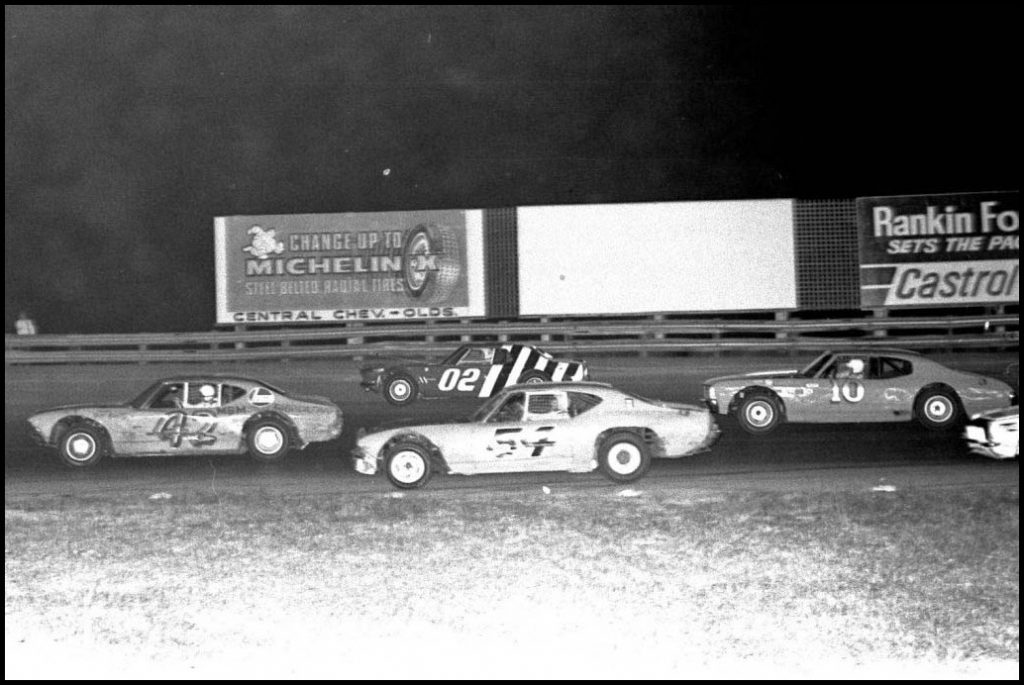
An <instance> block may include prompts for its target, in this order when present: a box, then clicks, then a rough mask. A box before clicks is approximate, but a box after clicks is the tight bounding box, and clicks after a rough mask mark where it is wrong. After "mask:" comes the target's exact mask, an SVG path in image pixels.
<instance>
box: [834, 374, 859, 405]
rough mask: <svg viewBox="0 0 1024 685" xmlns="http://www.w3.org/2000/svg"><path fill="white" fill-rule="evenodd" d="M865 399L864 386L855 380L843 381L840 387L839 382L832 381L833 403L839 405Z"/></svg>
mask: <svg viewBox="0 0 1024 685" xmlns="http://www.w3.org/2000/svg"><path fill="white" fill-rule="evenodd" d="M862 399H864V386H863V385H862V384H861V383H858V382H857V381H854V380H849V381H843V383H842V384H841V385H840V383H839V382H837V381H832V402H834V403H839V402H842V401H843V400H846V401H847V402H854V403H856V402H860V401H861V400H862Z"/></svg>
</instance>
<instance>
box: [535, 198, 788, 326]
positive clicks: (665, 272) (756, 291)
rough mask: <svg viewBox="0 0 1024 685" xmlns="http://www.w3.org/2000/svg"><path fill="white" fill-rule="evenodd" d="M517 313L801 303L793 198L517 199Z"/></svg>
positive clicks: (691, 309) (713, 308) (680, 309)
mask: <svg viewBox="0 0 1024 685" xmlns="http://www.w3.org/2000/svg"><path fill="white" fill-rule="evenodd" d="M518 225H519V240H518V243H519V297H520V313H521V314H523V315H533V316H538V315H540V316H543V315H555V314H566V315H569V314H580V315H588V314H593V315H602V314H633V313H652V312H716V311H751V310H759V309H769V310H779V309H795V308H796V275H795V270H796V267H795V258H794V239H793V201H792V200H740V201H718V202H646V203H632V204H603V205H563V206H548V207H520V208H519V213H518Z"/></svg>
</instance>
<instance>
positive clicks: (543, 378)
mask: <svg viewBox="0 0 1024 685" xmlns="http://www.w3.org/2000/svg"><path fill="white" fill-rule="evenodd" d="M550 381H551V379H550V378H548V375H547V374H546V373H542V372H540V371H527V372H526V373H524V374H523V375H522V376H520V377H519V381H518V382H519V383H549V382H550Z"/></svg>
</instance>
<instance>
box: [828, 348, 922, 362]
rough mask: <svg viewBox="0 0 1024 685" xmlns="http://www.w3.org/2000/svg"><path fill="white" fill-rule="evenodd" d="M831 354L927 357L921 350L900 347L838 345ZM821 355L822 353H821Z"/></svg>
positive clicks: (830, 351)
mask: <svg viewBox="0 0 1024 685" xmlns="http://www.w3.org/2000/svg"><path fill="white" fill-rule="evenodd" d="M827 352H829V353H830V354H844V355H845V354H859V355H863V356H865V357H872V356H875V357H877V356H878V355H886V354H890V355H898V356H901V357H914V358H917V359H927V357H925V356H924V355H923V354H921V353H920V352H915V351H913V350H904V349H901V348H898V347H867V346H865V347H836V348H834V349H831V350H827ZM819 356H821V353H819Z"/></svg>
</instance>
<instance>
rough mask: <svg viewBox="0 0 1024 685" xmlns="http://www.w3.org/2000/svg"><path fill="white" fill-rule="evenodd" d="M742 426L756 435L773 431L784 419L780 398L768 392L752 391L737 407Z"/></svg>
mask: <svg viewBox="0 0 1024 685" xmlns="http://www.w3.org/2000/svg"><path fill="white" fill-rule="evenodd" d="M736 419H737V421H739V424H740V427H741V428H742V429H743V430H745V431H747V432H748V433H752V434H754V435H764V434H765V433H771V432H772V431H773V430H775V428H776V427H777V426H778V425H779V423H780V422H781V420H782V407H781V405H780V404H779V400H778V399H777V398H776V397H775V396H774V395H770V394H768V393H766V392H754V393H750V394H749V395H747V396H746V397H744V398H743V401H742V402H740V404H739V406H738V407H737V408H736Z"/></svg>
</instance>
